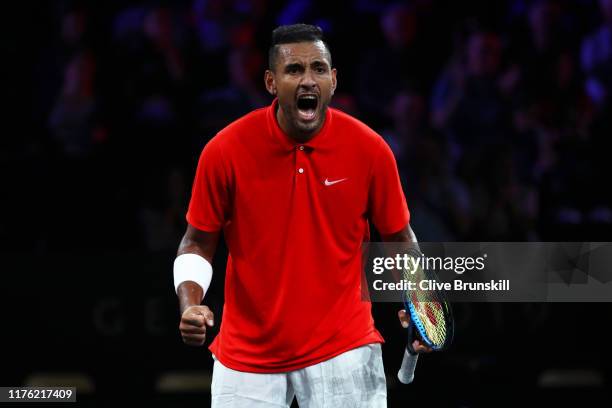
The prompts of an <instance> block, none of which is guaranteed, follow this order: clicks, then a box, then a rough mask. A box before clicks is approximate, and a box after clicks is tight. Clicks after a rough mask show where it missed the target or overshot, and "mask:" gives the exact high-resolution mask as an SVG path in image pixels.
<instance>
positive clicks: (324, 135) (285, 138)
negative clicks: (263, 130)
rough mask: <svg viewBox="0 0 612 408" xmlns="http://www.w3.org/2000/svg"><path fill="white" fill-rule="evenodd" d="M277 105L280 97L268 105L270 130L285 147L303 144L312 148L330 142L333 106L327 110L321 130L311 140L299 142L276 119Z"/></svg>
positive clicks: (292, 147)
mask: <svg viewBox="0 0 612 408" xmlns="http://www.w3.org/2000/svg"><path fill="white" fill-rule="evenodd" d="M277 107H278V98H274V100H273V101H272V104H271V105H270V106H269V107H268V112H267V118H268V127H269V128H270V132H271V133H272V136H273V137H274V139H275V140H276V141H278V142H279V143H280V145H281V146H283V148H287V150H294V149H295V148H296V147H297V146H300V145H303V146H306V147H309V148H311V149H317V148H321V147H323V146H325V144H326V143H328V139H329V135H328V133H329V132H328V129H329V127H330V123H331V121H332V111H331V108H329V107H328V108H327V110H326V112H325V121H324V122H323V126H321V129H319V131H318V132H317V133H316V134H315V135H314V136H313V137H312V138H311V139H310V140H309V141H307V142H305V143H299V142H297V141H295V140H294V139H292V138H291V137H290V136H289V135H287V134H286V133H285V132H284V131H283V130H282V129H281V127H280V126H279V124H278V121H277V120H276V109H277Z"/></svg>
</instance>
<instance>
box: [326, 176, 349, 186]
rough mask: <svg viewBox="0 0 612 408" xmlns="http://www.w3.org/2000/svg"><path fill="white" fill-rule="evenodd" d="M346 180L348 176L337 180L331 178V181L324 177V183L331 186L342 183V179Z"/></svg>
mask: <svg viewBox="0 0 612 408" xmlns="http://www.w3.org/2000/svg"><path fill="white" fill-rule="evenodd" d="M346 180H348V177H346V178H343V179H339V180H332V181H329V180H328V179H325V185H326V186H328V187H329V186H333V185H334V184H338V183H342V182H343V181H346Z"/></svg>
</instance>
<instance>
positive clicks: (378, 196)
mask: <svg viewBox="0 0 612 408" xmlns="http://www.w3.org/2000/svg"><path fill="white" fill-rule="evenodd" d="M369 213H370V218H371V220H372V222H373V223H374V225H375V226H376V229H378V231H379V232H380V233H381V234H392V233H394V232H398V231H400V230H402V229H403V228H404V227H405V226H406V225H408V222H409V221H410V212H409V211H408V205H407V204H406V197H405V195H404V191H403V190H402V183H401V181H400V177H399V174H398V171H397V164H396V162H395V157H394V156H393V152H392V151H391V148H389V146H388V145H387V143H385V142H384V141H383V140H382V139H381V140H380V149H379V152H378V155H377V157H376V159H375V160H374V164H373V169H372V176H371V179H370V186H369Z"/></svg>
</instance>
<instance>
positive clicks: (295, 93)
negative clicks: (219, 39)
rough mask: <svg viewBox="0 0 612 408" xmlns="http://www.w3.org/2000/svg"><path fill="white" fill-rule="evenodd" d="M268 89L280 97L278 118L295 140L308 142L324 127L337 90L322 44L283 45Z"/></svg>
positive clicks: (334, 72) (319, 42)
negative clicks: (306, 140)
mask: <svg viewBox="0 0 612 408" xmlns="http://www.w3.org/2000/svg"><path fill="white" fill-rule="evenodd" d="M273 68H274V69H273V71H267V72H266V87H267V88H268V90H269V91H270V92H271V93H272V94H275V95H277V97H278V105H279V110H278V113H277V118H278V121H279V125H280V127H281V128H282V129H283V130H284V131H285V132H286V133H287V134H288V135H289V136H291V137H294V138H296V139H298V140H305V139H308V138H309V137H311V136H313V135H314V134H315V133H316V132H317V131H318V130H319V129H320V128H321V126H323V122H324V121H325V112H326V110H327V107H328V105H329V102H330V100H331V97H332V94H333V92H334V90H335V88H336V70H335V69H332V68H331V66H330V64H329V58H328V53H327V50H326V48H325V45H324V44H323V42H321V41H317V42H301V43H292V44H282V45H280V46H279V50H278V56H277V59H276V64H275V66H274V67H273Z"/></svg>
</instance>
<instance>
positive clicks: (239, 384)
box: [211, 344, 387, 408]
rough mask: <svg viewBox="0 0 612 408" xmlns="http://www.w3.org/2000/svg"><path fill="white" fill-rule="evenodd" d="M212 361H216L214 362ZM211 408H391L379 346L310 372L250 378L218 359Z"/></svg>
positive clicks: (367, 347) (338, 358) (361, 349)
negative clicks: (295, 406)
mask: <svg viewBox="0 0 612 408" xmlns="http://www.w3.org/2000/svg"><path fill="white" fill-rule="evenodd" d="M213 358H214V356H213ZM211 393H212V407H213V408H230V407H232V408H234V407H235V408H244V407H253V408H263V407H289V406H290V405H291V402H292V401H293V397H294V396H295V397H296V398H297V401H298V404H299V406H300V408H327V407H330V408H331V407H334V408H336V407H364V408H366V407H367V408H370V407H374V408H379V407H386V406H387V385H386V382H385V371H384V368H383V362H382V351H381V348H380V344H368V345H365V346H362V347H359V348H356V349H353V350H349V351H347V352H345V353H342V354H340V355H338V356H336V357H334V358H332V359H329V360H327V361H323V362H321V363H319V364H315V365H313V366H310V367H306V368H302V369H300V370H295V371H289V372H286V373H274V374H258V373H246V372H242V371H236V370H232V369H231V368H228V367H225V366H224V365H223V364H221V362H220V361H219V360H217V359H216V358H215V364H214V369H213V379H212V385H211Z"/></svg>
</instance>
